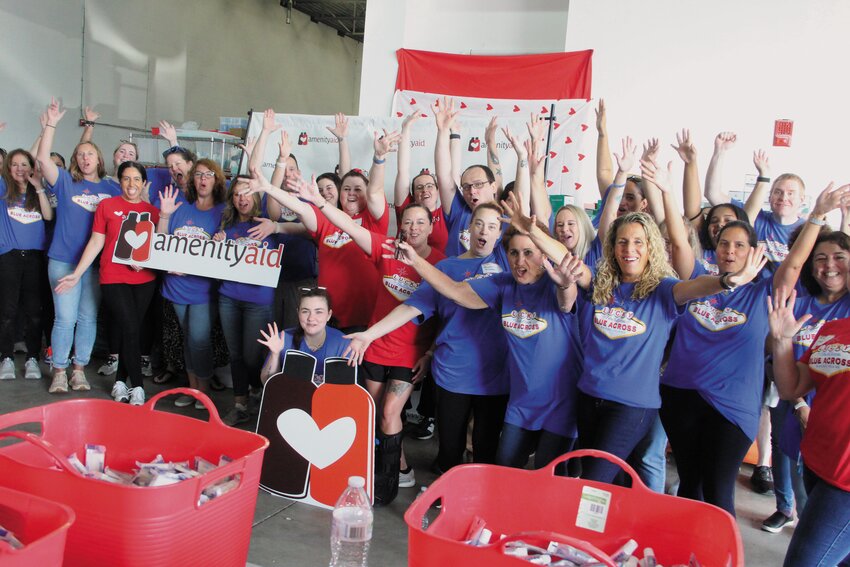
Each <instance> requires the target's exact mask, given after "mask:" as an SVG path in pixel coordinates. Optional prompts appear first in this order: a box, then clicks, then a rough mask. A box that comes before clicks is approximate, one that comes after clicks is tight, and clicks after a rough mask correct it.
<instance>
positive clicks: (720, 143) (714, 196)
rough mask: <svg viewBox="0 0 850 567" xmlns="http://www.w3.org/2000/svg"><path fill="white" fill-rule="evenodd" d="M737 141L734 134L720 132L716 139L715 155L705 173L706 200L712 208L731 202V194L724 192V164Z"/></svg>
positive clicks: (712, 156)
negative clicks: (727, 154)
mask: <svg viewBox="0 0 850 567" xmlns="http://www.w3.org/2000/svg"><path fill="white" fill-rule="evenodd" d="M737 139H738V136H737V135H736V134H735V133H734V132H720V133H719V134H718V135H717V136H716V137H715V138H714V153H713V154H711V161H710V162H708V169H707V170H706V172H705V198H706V199H707V200H708V202H709V203H710V204H711V206H714V205H719V204H721V203H728V202H729V193H728V192H726V191H724V190H723V162H724V161H725V160H726V152H728V151H729V150H731V149H732V147H733V146H734V145H735V141H736V140H737ZM751 218H752V217H751Z"/></svg>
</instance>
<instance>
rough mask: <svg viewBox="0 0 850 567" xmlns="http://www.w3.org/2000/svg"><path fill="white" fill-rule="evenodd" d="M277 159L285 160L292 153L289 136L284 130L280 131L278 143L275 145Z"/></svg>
mask: <svg viewBox="0 0 850 567" xmlns="http://www.w3.org/2000/svg"><path fill="white" fill-rule="evenodd" d="M277 149H278V159H286V158H288V157H289V155H290V154H291V153H292V143H291V142H290V141H289V134H287V133H286V130H281V131H280V142H278V144H277Z"/></svg>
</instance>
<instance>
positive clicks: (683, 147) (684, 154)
mask: <svg viewBox="0 0 850 567" xmlns="http://www.w3.org/2000/svg"><path fill="white" fill-rule="evenodd" d="M670 147H672V148H673V149H674V150H676V153H677V154H679V157H680V158H682V161H683V162H685V163H691V162H692V161H693V160H695V159H696V157H697V148H696V146H694V144H693V142H692V141H691V131H690V130H688V129H687V128H682V131H681V132H676V143H675V144H670Z"/></svg>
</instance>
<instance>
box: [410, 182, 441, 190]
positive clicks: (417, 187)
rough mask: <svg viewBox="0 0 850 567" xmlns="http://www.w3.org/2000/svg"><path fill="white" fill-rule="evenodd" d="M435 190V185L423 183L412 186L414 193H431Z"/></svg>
mask: <svg viewBox="0 0 850 567" xmlns="http://www.w3.org/2000/svg"><path fill="white" fill-rule="evenodd" d="M436 188H437V185H436V183H425V184H423V185H414V187H413V190H414V191H420V192H421V191H433V190H434V189H436Z"/></svg>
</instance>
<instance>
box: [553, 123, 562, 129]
mask: <svg viewBox="0 0 850 567" xmlns="http://www.w3.org/2000/svg"><path fill="white" fill-rule="evenodd" d="M560 126H561V123H560V122H555V128H554V129H555V130H557V129H558V128H559V127H560Z"/></svg>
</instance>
